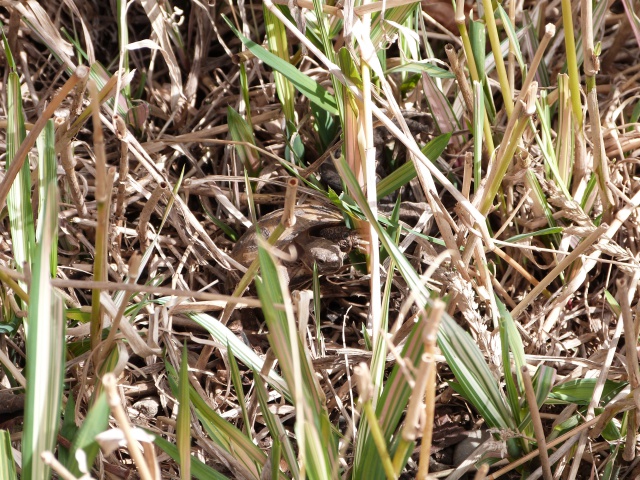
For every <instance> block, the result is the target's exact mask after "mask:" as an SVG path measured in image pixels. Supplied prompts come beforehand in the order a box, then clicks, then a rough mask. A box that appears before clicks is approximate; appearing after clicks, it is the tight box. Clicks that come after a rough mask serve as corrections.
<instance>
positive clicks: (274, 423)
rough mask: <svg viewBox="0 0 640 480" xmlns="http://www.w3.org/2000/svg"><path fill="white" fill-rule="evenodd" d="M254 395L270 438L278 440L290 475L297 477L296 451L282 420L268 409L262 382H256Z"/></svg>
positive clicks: (267, 397)
mask: <svg viewBox="0 0 640 480" xmlns="http://www.w3.org/2000/svg"><path fill="white" fill-rule="evenodd" d="M254 375H256V376H257V375H258V374H257V373H255V374H254ZM256 395H257V397H258V402H259V404H260V412H262V418H263V420H264V422H265V424H266V425H267V428H268V429H269V433H270V434H271V438H272V439H273V441H274V442H278V443H279V444H280V448H281V449H282V451H283V453H284V459H285V461H286V462H287V465H288V466H289V470H290V472H291V477H292V478H298V477H299V475H300V468H299V467H298V458H297V457H296V452H295V451H294V450H293V446H292V445H291V441H290V440H289V436H288V435H287V432H286V430H285V429H284V426H283V425H282V422H281V421H280V419H279V418H278V417H277V416H276V415H274V414H273V413H271V410H269V395H268V393H267V389H266V388H265V387H264V385H263V384H262V382H256Z"/></svg>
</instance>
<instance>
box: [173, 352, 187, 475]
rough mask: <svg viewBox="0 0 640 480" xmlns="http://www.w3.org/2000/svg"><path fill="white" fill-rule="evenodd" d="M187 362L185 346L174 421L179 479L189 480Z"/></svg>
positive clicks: (181, 361)
mask: <svg viewBox="0 0 640 480" xmlns="http://www.w3.org/2000/svg"><path fill="white" fill-rule="evenodd" d="M190 387H191V385H189V361H188V358H187V345H186V344H185V345H184V346H183V347H182V358H181V360H180V377H179V379H178V402H179V404H180V406H179V407H178V419H177V420H176V444H177V445H178V452H179V454H180V478H181V479H182V480H189V479H190V478H191V409H190V408H189V390H190Z"/></svg>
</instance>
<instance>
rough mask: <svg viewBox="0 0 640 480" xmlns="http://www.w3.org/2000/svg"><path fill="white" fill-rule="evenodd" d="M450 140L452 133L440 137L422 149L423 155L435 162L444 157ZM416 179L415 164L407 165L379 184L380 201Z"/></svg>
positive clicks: (409, 163)
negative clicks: (443, 154)
mask: <svg viewBox="0 0 640 480" xmlns="http://www.w3.org/2000/svg"><path fill="white" fill-rule="evenodd" d="M450 139H451V134H450V133H443V134H442V135H438V136H437V137H435V138H434V139H433V140H431V141H430V142H429V143H427V144H426V145H425V146H424V147H423V148H422V153H424V154H425V156H426V157H427V158H428V159H429V160H431V161H432V162H435V161H436V160H437V159H438V157H439V156H440V155H442V152H444V150H445V148H447V145H449V140H450ZM414 178H416V167H415V165H414V164H413V162H407V163H405V164H404V165H402V166H401V167H400V168H398V169H397V170H395V171H394V172H392V173H391V174H390V175H388V176H386V177H385V178H383V179H382V180H380V181H379V182H378V185H377V187H378V188H377V195H378V199H381V198H384V197H386V196H387V195H390V194H392V193H393V192H395V191H396V190H399V189H400V188H401V187H404V186H405V185H407V184H408V183H409V182H410V181H411V180H413V179H414Z"/></svg>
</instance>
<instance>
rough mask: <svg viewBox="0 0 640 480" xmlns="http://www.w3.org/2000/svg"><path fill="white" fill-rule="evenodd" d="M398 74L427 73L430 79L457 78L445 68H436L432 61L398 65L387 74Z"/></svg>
mask: <svg viewBox="0 0 640 480" xmlns="http://www.w3.org/2000/svg"><path fill="white" fill-rule="evenodd" d="M397 72H411V73H426V74H427V75H429V76H430V77H434V78H455V75H454V74H453V73H451V72H450V71H448V70H445V69H444V68H440V67H436V66H435V65H433V63H431V61H430V60H420V61H415V62H409V63H405V64H403V65H398V66H397V67H393V68H390V69H388V70H387V71H386V73H397Z"/></svg>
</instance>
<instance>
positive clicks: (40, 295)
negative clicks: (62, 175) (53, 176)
mask: <svg viewBox="0 0 640 480" xmlns="http://www.w3.org/2000/svg"><path fill="white" fill-rule="evenodd" d="M56 195H57V191H56V184H55V183H49V185H47V187H46V198H45V205H44V208H43V214H44V215H43V218H42V219H41V221H42V222H43V226H42V229H41V233H42V236H41V237H40V238H38V244H37V249H36V256H35V259H34V262H33V278H32V283H31V290H30V291H29V294H30V296H31V303H30V305H29V335H28V336H27V355H28V358H29V361H28V362H27V366H26V379H27V392H26V400H25V414H24V419H25V421H24V431H23V441H22V461H23V478H38V479H43V480H46V479H48V478H49V477H50V468H49V467H48V466H46V465H45V464H44V462H43V461H42V459H41V458H40V455H41V454H42V452H44V451H46V450H49V451H54V450H55V445H56V435H57V432H58V424H59V421H60V400H61V397H62V387H63V383H62V382H63V379H64V355H65V341H64V333H65V316H64V310H63V303H62V299H61V298H60V297H59V295H58V294H57V293H56V291H55V290H53V289H52V288H51V285H50V283H49V279H50V278H51V269H52V266H51V248H52V247H53V238H54V237H55V234H56V231H57V227H58V223H57V222H58V206H57V198H56Z"/></svg>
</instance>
